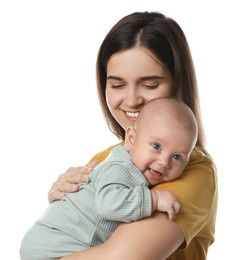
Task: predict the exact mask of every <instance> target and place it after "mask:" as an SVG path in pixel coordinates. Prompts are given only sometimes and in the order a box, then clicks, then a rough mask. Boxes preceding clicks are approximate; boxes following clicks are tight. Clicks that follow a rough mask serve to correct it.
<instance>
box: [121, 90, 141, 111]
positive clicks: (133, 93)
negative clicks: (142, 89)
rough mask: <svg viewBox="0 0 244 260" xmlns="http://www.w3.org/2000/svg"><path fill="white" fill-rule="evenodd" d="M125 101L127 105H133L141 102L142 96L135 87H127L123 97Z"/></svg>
mask: <svg viewBox="0 0 244 260" xmlns="http://www.w3.org/2000/svg"><path fill="white" fill-rule="evenodd" d="M125 103H126V105H127V106H129V107H135V106H138V105H141V104H143V97H142V96H141V95H140V93H139V91H137V90H136V89H134V88H128V91H127V94H126V98H125Z"/></svg>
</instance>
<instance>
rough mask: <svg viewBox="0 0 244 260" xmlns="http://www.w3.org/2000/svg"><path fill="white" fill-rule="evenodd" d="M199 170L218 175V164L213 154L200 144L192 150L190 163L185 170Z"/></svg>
mask: <svg viewBox="0 0 244 260" xmlns="http://www.w3.org/2000/svg"><path fill="white" fill-rule="evenodd" d="M191 171H197V172H199V174H200V173H204V174H206V173H209V174H210V175H212V176H216V172H217V169H216V165H215V163H214V160H213V158H212V157H211V155H210V154H209V153H208V152H207V151H206V150H205V149H203V148H201V147H200V146H196V147H195V148H194V150H193V151H192V154H191V156H190V160H189V163H188V165H187V166H186V168H185V172H191Z"/></svg>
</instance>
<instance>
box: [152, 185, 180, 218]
mask: <svg viewBox="0 0 244 260" xmlns="http://www.w3.org/2000/svg"><path fill="white" fill-rule="evenodd" d="M151 195H152V211H161V212H167V213H168V215H169V219H170V220H173V219H174V216H175V214H176V213H178V212H179V210H180V203H179V202H178V200H177V199H176V197H175V196H174V195H173V194H172V193H171V192H169V191H164V190H151Z"/></svg>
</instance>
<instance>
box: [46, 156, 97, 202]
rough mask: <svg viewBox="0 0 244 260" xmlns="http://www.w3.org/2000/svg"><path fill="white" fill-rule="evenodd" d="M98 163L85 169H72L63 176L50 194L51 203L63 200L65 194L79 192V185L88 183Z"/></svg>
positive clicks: (92, 163)
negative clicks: (89, 176)
mask: <svg viewBox="0 0 244 260" xmlns="http://www.w3.org/2000/svg"><path fill="white" fill-rule="evenodd" d="M98 163H99V162H98V161H93V162H91V163H89V164H88V165H87V166H85V167H84V166H80V167H70V168H69V169H68V170H67V171H66V172H65V173H63V174H61V175H60V176H59V177H58V179H57V181H55V182H54V183H53V185H52V187H51V189H50V191H49V192H48V200H49V203H52V202H53V201H55V200H60V199H62V198H63V197H64V196H65V193H68V192H76V191H78V190H79V184H80V183H85V182H86V181H87V178H88V175H89V174H90V173H91V172H92V171H93V168H94V167H95V166H96V165H98Z"/></svg>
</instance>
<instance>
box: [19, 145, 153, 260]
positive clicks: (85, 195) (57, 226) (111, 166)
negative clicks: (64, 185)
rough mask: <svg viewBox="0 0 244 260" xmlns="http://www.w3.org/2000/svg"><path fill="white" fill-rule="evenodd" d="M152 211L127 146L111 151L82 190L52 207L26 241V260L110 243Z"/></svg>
mask: <svg viewBox="0 0 244 260" xmlns="http://www.w3.org/2000/svg"><path fill="white" fill-rule="evenodd" d="M151 212H152V199H151V193H150V190H149V188H148V182H147V180H146V179H145V177H144V176H143V174H142V173H141V172H140V171H139V170H138V169H137V168H136V167H135V166H134V165H133V164H132V162H131V159H130V156H129V153H128V152H127V151H126V149H125V148H124V147H123V146H118V147H116V148H115V149H113V150H112V151H111V153H110V155H109V156H108V157H107V159H106V160H105V161H104V162H103V163H101V164H99V165H98V166H97V167H96V168H95V170H94V171H93V172H92V174H90V176H89V179H88V182H87V183H86V184H82V185H80V190H79V191H78V192H76V193H70V194H67V195H66V196H65V198H64V199H63V200H61V201H56V202H54V203H52V204H51V205H50V206H49V208H48V209H47V210H46V212H45V213H44V215H43V216H42V217H41V219H40V220H38V221H37V222H36V223H35V224H34V225H33V226H32V228H30V230H29V231H27V233H26V235H25V237H24V238H23V241H22V244H21V248H20V255H21V259H22V260H30V259H31V260H35V259H36V260H40V259H43V260H44V259H45V260H48V259H56V258H58V257H61V256H64V255H68V254H71V253H73V252H78V251H81V250H82V249H85V248H88V247H91V246H96V245H99V244H101V243H103V242H104V241H106V240H107V239H108V238H109V237H110V236H111V234H112V232H113V231H114V230H115V228H116V227H117V226H118V224H119V222H120V221H123V222H131V221H134V220H137V219H140V218H143V217H148V216H150V215H151Z"/></svg>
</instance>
